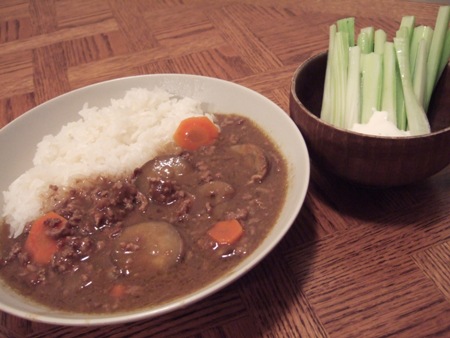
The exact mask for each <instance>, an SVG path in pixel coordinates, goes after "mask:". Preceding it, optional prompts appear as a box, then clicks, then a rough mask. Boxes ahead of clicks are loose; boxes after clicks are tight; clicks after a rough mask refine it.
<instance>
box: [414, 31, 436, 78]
mask: <svg viewBox="0 0 450 338" xmlns="http://www.w3.org/2000/svg"><path fill="white" fill-rule="evenodd" d="M432 38H433V28H431V27H430V26H423V25H421V26H417V27H415V28H414V31H413V35H412V38H411V43H410V50H409V53H410V58H409V63H410V66H411V75H414V69H415V68H416V56H417V49H418V48H419V42H420V41H421V40H425V42H426V43H425V49H426V51H427V54H428V51H429V50H430V45H431V39H432ZM427 58H428V55H427Z"/></svg>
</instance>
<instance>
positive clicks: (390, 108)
mask: <svg viewBox="0 0 450 338" xmlns="http://www.w3.org/2000/svg"><path fill="white" fill-rule="evenodd" d="M396 63H397V59H396V56H395V49H394V43H393V42H388V41H386V42H385V43H384V53H383V88H382V91H381V110H382V111H385V112H387V113H388V120H389V121H391V122H392V123H394V124H395V125H397V109H396V102H397V88H396V82H397V77H396Z"/></svg>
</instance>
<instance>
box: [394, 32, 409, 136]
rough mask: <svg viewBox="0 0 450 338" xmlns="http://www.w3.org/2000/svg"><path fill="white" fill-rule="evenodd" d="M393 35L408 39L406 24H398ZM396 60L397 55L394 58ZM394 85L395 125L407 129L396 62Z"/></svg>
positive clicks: (403, 99)
mask: <svg viewBox="0 0 450 338" xmlns="http://www.w3.org/2000/svg"><path fill="white" fill-rule="evenodd" d="M395 36H397V37H400V38H403V39H406V40H408V39H409V37H408V28H407V27H406V26H400V28H399V30H398V31H397V32H396V34H395ZM395 59H396V60H397V55H396V58H395ZM396 77H397V80H396V87H397V93H396V95H397V107H396V109H397V127H398V128H399V129H401V130H406V129H407V122H408V121H407V118H406V107H405V96H404V93H403V85H402V79H401V75H400V69H399V67H398V62H397V66H396Z"/></svg>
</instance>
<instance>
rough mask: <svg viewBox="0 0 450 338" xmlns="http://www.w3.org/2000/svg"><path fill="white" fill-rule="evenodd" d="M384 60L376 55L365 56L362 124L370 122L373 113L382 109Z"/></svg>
mask: <svg viewBox="0 0 450 338" xmlns="http://www.w3.org/2000/svg"><path fill="white" fill-rule="evenodd" d="M382 60H383V59H382V56H381V55H379V54H376V53H370V54H366V55H365V56H364V62H363V65H362V78H361V87H362V89H361V90H362V93H361V123H367V122H369V119H370V117H371V116H372V113H373V111H374V110H380V108H381V100H380V99H381V86H382V78H383V61H382Z"/></svg>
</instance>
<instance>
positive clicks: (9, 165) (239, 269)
mask: <svg viewBox="0 0 450 338" xmlns="http://www.w3.org/2000/svg"><path fill="white" fill-rule="evenodd" d="M136 87H143V88H149V89H153V88H155V87H160V88H163V89H165V90H167V91H169V92H171V93H173V94H177V95H181V96H189V97H192V98H194V99H197V100H200V101H202V102H204V108H205V110H207V111H210V112H221V113H237V114H241V115H244V116H247V117H249V118H251V119H253V120H254V121H256V123H257V124H258V125H259V126H260V127H261V128H263V129H264V130H265V131H266V132H267V134H268V135H270V136H271V137H272V138H273V141H274V142H275V143H276V144H277V145H278V146H279V148H280V150H281V151H282V152H283V154H284V156H285V158H286V159H287V161H288V170H289V173H288V175H289V181H290V182H289V187H288V192H287V200H286V203H285V206H284V208H283V211H282V212H281V214H280V217H279V219H278V221H277V223H276V224H275V226H274V227H273V229H272V231H271V232H270V233H269V234H268V236H267V238H266V239H265V240H264V242H263V243H262V244H261V245H260V246H259V247H258V248H257V249H256V251H255V252H253V253H252V254H251V255H249V256H248V257H247V258H246V259H245V260H243V261H242V262H241V263H240V264H239V265H238V266H236V267H235V268H234V269H233V270H232V271H230V272H229V273H227V274H226V275H225V276H223V278H221V279H220V280H217V281H215V282H213V283H211V284H209V285H207V286H206V287H204V288H202V289H200V290H198V291H196V292H194V293H191V294H189V295H186V296H184V297H182V298H179V299H177V300H174V301H171V302H169V303H167V304H164V305H161V306H157V307H152V308H147V309H141V310H138V311H133V312H128V313H116V314H110V315H92V314H80V313H65V312H61V311H56V310H51V309H48V308H46V307H43V306H39V305H36V304H32V303H30V302H29V301H27V300H26V299H23V298H22V297H20V296H18V295H17V294H15V293H13V292H11V291H10V290H9V289H8V288H6V287H4V286H3V287H2V288H0V309H1V310H2V311H5V312H8V313H10V314H13V315H16V316H19V317H22V318H26V319H29V320H34V321H40V322H45V323H51V324H58V325H83V326H85V325H104V324H113V323H114V324H116V323H122V322H128V321H134V320H139V319H144V318H150V317H154V316H158V315H161V314H164V313H167V312H169V311H173V310H175V309H179V308H181V307H185V306H187V305H189V304H192V303H194V302H196V301H199V300H200V299H203V298H205V297H206V296H208V295H210V294H212V293H214V292H216V291H218V290H219V289H221V288H223V287H224V286H226V285H228V284H229V283H231V282H233V281H234V280H236V279H237V278H238V277H240V276H242V275H243V274H244V273H246V272H247V271H248V270H250V269H251V268H252V267H254V266H255V265H256V264H257V263H258V262H260V261H261V260H262V259H263V258H264V257H265V256H266V255H267V254H268V253H269V252H270V251H271V250H272V249H273V248H274V246H275V245H276V244H277V243H278V242H279V241H280V240H281V238H282V237H283V236H284V235H285V234H286V232H287V231H288V229H289V228H290V226H291V225H292V223H293V222H294V220H295V218H296V216H297V214H298V212H299V211H300V208H301V206H302V204H303V201H304V199H305V195H306V191H307V188H308V183H309V174H310V167H309V156H308V152H307V148H306V145H305V142H304V139H303V137H302V135H301V134H300V132H299V130H298V128H297V127H296V126H295V124H294V123H293V121H292V120H291V119H290V118H289V116H288V115H287V114H286V113H285V112H284V111H283V110H282V109H281V108H280V107H279V106H277V105H276V104H275V103H273V102H272V101H270V100H269V99H267V98H266V97H264V96H262V95H261V94H259V93H257V92H255V91H253V90H250V89H248V88H245V87H243V86H240V85H237V84H234V83H232V82H227V81H223V80H219V79H215V78H209V77H203V76H196V75H181V74H155V75H143V76H133V77H126V78H120V79H116V80H111V81H106V82H101V83H98V84H94V85H91V86H87V87H84V88H81V89H77V90H74V91H72V92H69V93H67V94H64V95H61V96H59V97H56V98H54V99H52V100H50V101H48V102H45V103H43V104H41V105H39V106H37V107H35V108H33V109H31V110H30V111H28V112H27V113H25V114H23V115H22V116H20V117H19V118H17V119H15V120H14V121H12V122H11V123H10V124H8V125H6V126H5V127H3V128H2V129H1V130H0V173H1V177H0V191H4V190H7V189H8V187H9V185H10V184H11V182H12V181H13V180H15V179H16V178H17V177H18V176H19V175H20V174H21V173H23V172H24V171H26V170H27V169H29V168H30V167H31V166H32V158H33V156H34V153H35V150H36V144H37V143H38V142H39V141H40V140H41V139H42V137H43V136H44V135H46V134H50V133H53V134H54V133H57V132H58V131H59V130H60V128H61V126H62V125H64V124H66V123H67V122H70V121H74V120H77V119H78V118H79V115H78V111H79V110H80V109H81V108H82V106H83V104H84V103H86V102H87V103H89V106H108V105H110V100H111V98H116V99H117V98H122V97H123V96H124V94H125V92H126V91H127V90H129V89H131V88H136ZM287 94H288V93H286V95H287ZM0 206H1V207H2V206H3V195H2V194H0Z"/></svg>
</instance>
